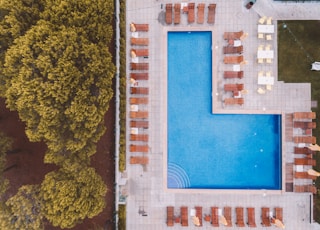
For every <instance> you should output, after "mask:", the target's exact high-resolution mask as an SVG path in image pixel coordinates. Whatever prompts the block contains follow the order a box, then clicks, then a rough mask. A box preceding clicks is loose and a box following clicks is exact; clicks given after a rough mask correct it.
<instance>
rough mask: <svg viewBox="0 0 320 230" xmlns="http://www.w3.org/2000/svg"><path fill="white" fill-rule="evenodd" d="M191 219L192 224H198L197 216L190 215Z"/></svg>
mask: <svg viewBox="0 0 320 230" xmlns="http://www.w3.org/2000/svg"><path fill="white" fill-rule="evenodd" d="M192 221H193V224H194V225H195V226H200V220H199V217H197V216H193V217H192Z"/></svg>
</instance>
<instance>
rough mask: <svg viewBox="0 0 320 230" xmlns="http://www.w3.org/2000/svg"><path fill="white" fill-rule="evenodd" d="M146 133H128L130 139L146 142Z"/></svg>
mask: <svg viewBox="0 0 320 230" xmlns="http://www.w3.org/2000/svg"><path fill="white" fill-rule="evenodd" d="M148 140H149V136H148V134H130V141H143V142H148Z"/></svg>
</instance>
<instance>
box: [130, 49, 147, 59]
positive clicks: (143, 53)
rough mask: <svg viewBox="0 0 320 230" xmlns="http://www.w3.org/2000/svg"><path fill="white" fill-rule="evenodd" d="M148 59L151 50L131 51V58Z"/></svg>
mask: <svg viewBox="0 0 320 230" xmlns="http://www.w3.org/2000/svg"><path fill="white" fill-rule="evenodd" d="M134 56H136V57H148V56H149V50H148V49H131V57H134Z"/></svg>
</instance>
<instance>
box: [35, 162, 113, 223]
mask: <svg viewBox="0 0 320 230" xmlns="http://www.w3.org/2000/svg"><path fill="white" fill-rule="evenodd" d="M65 166H66V167H63V168H61V169H60V170H59V171H56V172H50V173H48V174H47V175H46V176H45V179H44V181H43V182H42V184H41V192H42V197H43V200H44V215H45V217H46V218H47V219H48V220H49V221H50V222H51V224H52V225H53V226H59V227H60V228H72V227H74V226H75V225H76V224H77V223H79V222H81V221H82V220H83V219H85V218H87V217H88V218H92V217H94V216H95V215H98V214H99V213H100V212H101V211H102V210H103V208H104V207H105V200H104V197H105V194H106V191H107V190H106V186H105V184H104V183H103V181H102V178H101V177H100V176H99V175H98V174H97V173H96V172H95V170H94V168H91V167H86V166H84V165H81V164H74V163H73V164H69V165H68V164H67V165H65Z"/></svg>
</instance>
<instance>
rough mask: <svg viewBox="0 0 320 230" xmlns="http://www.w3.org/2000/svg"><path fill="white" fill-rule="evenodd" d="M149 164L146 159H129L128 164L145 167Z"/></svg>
mask: <svg viewBox="0 0 320 230" xmlns="http://www.w3.org/2000/svg"><path fill="white" fill-rule="evenodd" d="M148 163H149V158H148V157H134V156H131V157H130V164H140V165H146V164H148Z"/></svg>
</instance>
